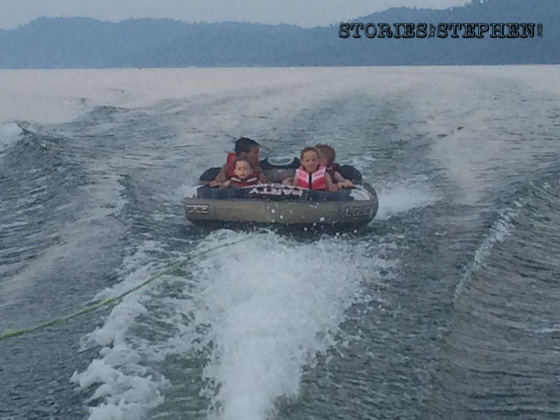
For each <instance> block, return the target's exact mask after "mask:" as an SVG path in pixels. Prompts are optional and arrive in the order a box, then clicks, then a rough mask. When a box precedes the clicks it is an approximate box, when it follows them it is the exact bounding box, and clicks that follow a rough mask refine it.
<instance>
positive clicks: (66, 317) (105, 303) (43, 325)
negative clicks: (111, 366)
mask: <svg viewBox="0 0 560 420" xmlns="http://www.w3.org/2000/svg"><path fill="white" fill-rule="evenodd" d="M250 238H251V236H247V237H245V238H242V239H240V240H238V241H234V242H229V243H227V244H221V245H217V246H215V247H213V248H208V249H206V250H204V251H200V252H199V253H198V254H196V255H194V256H193V255H188V256H187V257H186V258H184V259H183V260H181V261H179V262H177V263H174V264H173V265H171V266H169V267H168V268H167V269H165V270H164V271H162V272H160V273H158V274H156V275H154V276H151V277H149V278H148V279H147V280H146V281H144V282H142V283H141V284H139V285H137V286H134V287H133V288H132V289H129V290H127V291H126V292H124V293H121V294H120V295H118V296H116V297H112V298H108V299H105V300H104V301H102V302H99V303H96V304H95V305H90V306H86V307H85V308H82V309H80V310H78V311H76V312H73V313H71V314H68V315H64V316H61V317H59V318H55V319H51V320H50V321H46V322H43V323H41V324H37V325H35V326H33V327H29V328H21V329H17V330H11V329H5V330H4V332H3V333H2V335H0V341H1V340H6V339H8V338H13V337H18V336H21V335H25V334H31V333H33V332H35V331H38V330H42V329H45V328H47V327H51V326H53V325H58V324H62V323H64V322H67V321H69V320H71V319H72V318H76V317H78V316H80V315H84V314H87V313H90V312H93V311H95V310H97V309H99V308H102V307H104V306H108V305H110V304H112V303H117V302H119V301H121V300H122V299H123V298H124V297H125V296H128V295H130V294H131V293H133V292H136V291H137V290H140V289H141V288H143V287H144V286H147V285H148V284H150V283H151V282H153V281H154V280H156V279H158V278H160V277H162V276H164V275H166V274H168V273H170V272H171V271H173V270H175V269H177V268H179V267H180V266H182V265H183V264H185V263H186V262H187V261H192V260H194V259H196V258H199V257H201V256H203V255H206V254H209V253H210V252H212V251H215V250H217V249H221V248H226V247H229V246H231V245H237V244H238V243H240V242H244V241H247V240H249V239H250ZM191 252H192V251H191Z"/></svg>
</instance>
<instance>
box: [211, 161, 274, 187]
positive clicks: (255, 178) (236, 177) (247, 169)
mask: <svg viewBox="0 0 560 420" xmlns="http://www.w3.org/2000/svg"><path fill="white" fill-rule="evenodd" d="M263 178H264V177H263V175H262V174H261V173H260V172H257V171H255V169H254V168H253V166H252V165H251V162H250V161H249V159H248V158H247V155H246V154H241V155H240V156H238V157H237V158H236V159H235V161H234V162H233V175H232V176H230V177H229V178H228V180H227V181H226V182H224V183H223V184H222V185H220V188H226V187H234V188H243V187H249V186H251V185H257V184H260V183H261V182H263V181H261V180H262V179H263Z"/></svg>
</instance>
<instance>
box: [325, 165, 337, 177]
mask: <svg viewBox="0 0 560 420" xmlns="http://www.w3.org/2000/svg"><path fill="white" fill-rule="evenodd" d="M338 168H339V166H338V163H333V164H331V165H330V166H327V173H328V174H329V175H330V176H331V179H333V180H334V174H335V173H336V172H338Z"/></svg>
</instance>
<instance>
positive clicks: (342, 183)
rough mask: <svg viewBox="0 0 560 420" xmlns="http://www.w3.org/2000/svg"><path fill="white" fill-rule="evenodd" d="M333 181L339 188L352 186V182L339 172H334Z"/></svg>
mask: <svg viewBox="0 0 560 420" xmlns="http://www.w3.org/2000/svg"><path fill="white" fill-rule="evenodd" d="M334 181H335V182H336V185H338V187H339V188H354V183H353V182H352V181H350V180H349V179H346V178H344V177H343V176H342V175H341V173H340V172H335V173H334Z"/></svg>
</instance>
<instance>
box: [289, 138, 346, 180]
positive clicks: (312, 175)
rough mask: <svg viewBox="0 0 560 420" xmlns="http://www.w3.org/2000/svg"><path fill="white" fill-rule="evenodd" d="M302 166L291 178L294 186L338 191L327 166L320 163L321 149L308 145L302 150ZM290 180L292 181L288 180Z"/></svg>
mask: <svg viewBox="0 0 560 420" xmlns="http://www.w3.org/2000/svg"><path fill="white" fill-rule="evenodd" d="M300 161H301V166H300V167H299V168H298V169H296V174H295V176H294V177H293V178H292V179H291V184H292V185H293V186H294V187H300V188H304V189H306V190H318V191H325V190H326V191H337V190H338V187H337V186H336V185H334V184H333V182H332V179H331V176H330V175H329V174H328V173H327V168H326V167H325V166H324V165H321V164H320V163H319V151H318V150H317V149H316V148H314V147H306V148H304V149H303V150H302V151H301V159H300ZM288 182H290V181H288Z"/></svg>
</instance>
